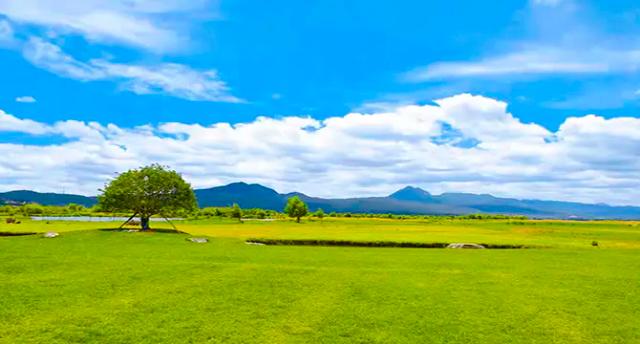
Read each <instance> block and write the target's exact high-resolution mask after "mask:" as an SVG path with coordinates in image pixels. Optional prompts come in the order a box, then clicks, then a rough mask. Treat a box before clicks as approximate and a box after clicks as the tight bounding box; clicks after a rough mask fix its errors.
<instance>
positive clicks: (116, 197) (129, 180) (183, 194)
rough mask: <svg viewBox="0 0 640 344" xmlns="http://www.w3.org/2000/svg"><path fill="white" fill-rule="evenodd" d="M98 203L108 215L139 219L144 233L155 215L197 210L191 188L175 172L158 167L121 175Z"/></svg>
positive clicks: (110, 185)
mask: <svg viewBox="0 0 640 344" xmlns="http://www.w3.org/2000/svg"><path fill="white" fill-rule="evenodd" d="M98 202H99V204H100V206H101V207H102V209H104V210H106V211H131V212H134V215H135V214H137V215H139V216H140V220H141V221H140V224H141V227H142V229H143V230H145V229H148V228H149V218H150V217H151V216H153V215H156V214H167V213H171V212H175V211H178V210H188V211H191V210H193V209H195V208H197V202H196V197H195V195H194V193H193V189H192V188H191V185H189V183H187V182H185V181H184V179H182V176H181V175H180V174H178V173H177V172H176V171H173V170H170V169H168V168H165V167H163V166H160V165H156V164H154V165H150V166H145V167H141V168H139V169H133V170H129V171H127V172H124V173H122V174H120V175H118V177H116V178H115V179H114V180H112V181H111V182H109V183H108V184H107V185H106V186H105V188H104V190H102V194H101V195H100V196H98Z"/></svg>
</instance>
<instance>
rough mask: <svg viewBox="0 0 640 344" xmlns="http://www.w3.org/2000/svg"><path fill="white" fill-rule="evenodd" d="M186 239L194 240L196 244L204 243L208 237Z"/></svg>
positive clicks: (207, 240)
mask: <svg viewBox="0 0 640 344" xmlns="http://www.w3.org/2000/svg"><path fill="white" fill-rule="evenodd" d="M187 240H189V241H191V242H195V243H196V244H204V243H208V242H209V239H207V238H189V239H187Z"/></svg>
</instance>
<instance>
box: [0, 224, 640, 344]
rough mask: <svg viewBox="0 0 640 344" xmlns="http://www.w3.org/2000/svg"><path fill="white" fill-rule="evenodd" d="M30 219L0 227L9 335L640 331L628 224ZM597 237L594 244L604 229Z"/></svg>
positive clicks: (482, 336)
mask: <svg viewBox="0 0 640 344" xmlns="http://www.w3.org/2000/svg"><path fill="white" fill-rule="evenodd" d="M177 225H178V227H179V229H181V230H184V231H186V232H189V233H191V234H193V235H206V236H208V237H210V240H211V241H210V243H208V244H194V243H190V242H188V241H187V240H185V239H186V238H188V237H190V235H188V234H166V233H123V232H108V231H100V230H97V229H98V228H104V227H115V226H117V224H115V223H109V224H105V223H98V224H96V223H70V222H69V223H57V222H51V223H49V224H46V223H44V222H31V221H24V222H23V223H22V224H20V225H7V224H4V223H2V224H0V232H2V231H37V232H44V231H49V230H54V231H59V232H61V233H62V235H61V236H60V237H58V238H54V239H44V238H41V237H39V236H21V237H0V321H1V322H2V327H0V342H6V343H16V342H33V343H56V342H59V343H66V342H78V343H87V342H95V343H109V342H112V343H127V342H145V343H159V342H169V343H177V342H192V343H201V342H224V343H267V342H275V343H289V342H291V343H297V342H307V343H322V342H324V343H336V342H338V343H339V342H343V343H352V342H356V343H370V342H376V343H425V342H433V343H452V342H454V343H455V342H460V343H480V342H482V343H486V342H493V343H505V342H520V343H532V342H533V343H552V342H555V343H632V342H640V227H639V226H638V224H637V223H631V222H561V221H515V222H514V221H504V220H501V221H472V220H465V221H462V220H437V221H433V220H429V221H425V220H381V219H326V220H324V221H313V222H312V221H309V220H307V221H306V222H304V223H302V224H296V223H293V222H290V221H276V222H259V221H246V222H245V223H244V224H239V223H234V222H232V221H230V220H201V221H190V222H184V223H179V224H177ZM249 237H263V238H289V239H300V238H315V239H341V240H362V241H380V240H387V241H412V242H440V241H445V242H450V241H465V242H467V241H470V242H487V243H496V244H497V243H504V244H506V243H510V244H528V245H540V246H544V247H546V248H540V249H522V250H451V249H407V248H355V247H353V248H352V247H303V246H253V245H246V244H245V243H244V240H245V239H246V238H249ZM594 240H596V241H598V243H599V245H600V246H599V247H592V246H591V242H592V241H594Z"/></svg>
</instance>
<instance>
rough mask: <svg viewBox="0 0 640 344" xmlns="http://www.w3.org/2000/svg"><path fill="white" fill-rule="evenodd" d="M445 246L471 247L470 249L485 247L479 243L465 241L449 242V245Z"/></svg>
mask: <svg viewBox="0 0 640 344" xmlns="http://www.w3.org/2000/svg"><path fill="white" fill-rule="evenodd" d="M447 248H471V249H479V248H480V249H481V248H485V247H484V246H482V245H479V244H472V243H466V242H454V243H451V244H449V245H447Z"/></svg>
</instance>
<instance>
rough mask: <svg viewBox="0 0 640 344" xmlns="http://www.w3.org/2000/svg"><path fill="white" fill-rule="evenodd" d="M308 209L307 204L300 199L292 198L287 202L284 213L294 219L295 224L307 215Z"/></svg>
mask: <svg viewBox="0 0 640 344" xmlns="http://www.w3.org/2000/svg"><path fill="white" fill-rule="evenodd" d="M308 211H309V209H308V208H307V204H306V203H304V202H303V201H302V200H301V199H300V197H298V196H293V197H291V198H289V199H288V200H287V205H286V206H285V207H284V212H285V213H287V215H289V217H292V218H295V219H296V222H298V223H299V222H300V218H301V217H303V216H305V215H307V212H308Z"/></svg>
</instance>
